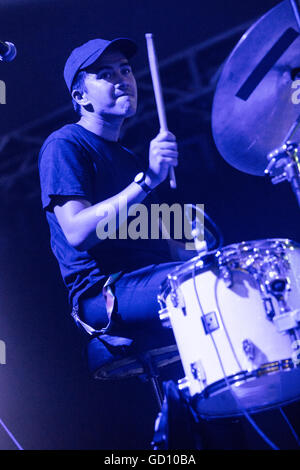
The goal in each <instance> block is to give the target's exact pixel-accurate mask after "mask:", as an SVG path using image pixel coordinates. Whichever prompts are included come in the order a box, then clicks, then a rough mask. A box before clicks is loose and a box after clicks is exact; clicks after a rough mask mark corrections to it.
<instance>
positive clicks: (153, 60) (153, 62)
mask: <svg viewBox="0 0 300 470" xmlns="http://www.w3.org/2000/svg"><path fill="white" fill-rule="evenodd" d="M145 37H146V43H147V50H148V59H149V66H150V72H151V77H152V83H153V89H154V96H155V101H156V108H157V113H158V119H159V125H160V130H161V132H163V131H168V125H167V118H166V113H165V106H164V100H163V95H162V90H161V83H160V77H159V70H158V62H157V57H156V53H155V47H154V42H153V35H152V33H147V34H145ZM169 177H170V186H171V188H172V189H175V188H176V178H175V171H174V168H173V167H170V170H169Z"/></svg>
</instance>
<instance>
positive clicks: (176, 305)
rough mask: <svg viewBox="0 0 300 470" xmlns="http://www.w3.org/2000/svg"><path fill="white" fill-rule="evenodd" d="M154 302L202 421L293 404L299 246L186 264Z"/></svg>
mask: <svg viewBox="0 0 300 470" xmlns="http://www.w3.org/2000/svg"><path fill="white" fill-rule="evenodd" d="M158 300H159V302H160V304H161V306H162V307H163V308H162V309H161V311H160V317H161V320H162V321H165V322H166V321H169V322H170V326H171V327H172V329H173V332H174V335H175V339H176V342H177V346H178V350H179V354H180V357H181V361H182V365H183V368H184V372H185V375H186V377H185V379H184V380H185V382H186V384H187V386H188V388H189V393H190V395H191V396H194V395H197V396H200V397H201V400H200V401H199V405H198V407H199V411H200V412H201V413H202V414H204V415H213V416H219V415H220V416H224V415H235V414H239V413H240V411H241V409H244V408H246V409H248V410H251V411H256V410H257V411H258V410H260V409H261V408H268V407H273V406H276V405H278V404H279V403H285V402H288V401H293V400H296V399H297V398H300V368H299V367H298V366H299V365H300V359H299V350H300V334H299V333H300V331H299V326H300V247H299V245H298V244H296V243H294V242H291V241H289V240H282V239H271V240H259V241H252V242H244V243H240V244H235V245H230V246H227V247H225V248H223V249H221V250H219V251H215V252H210V253H207V254H206V255H204V256H202V257H200V256H199V257H196V258H193V259H192V260H190V261H188V262H187V263H184V264H183V265H182V266H179V267H177V268H176V269H175V270H174V271H173V272H172V273H171V274H170V275H169V276H168V279H167V280H166V281H165V283H164V284H163V285H162V286H161V292H160V295H159V296H158ZM232 390H234V395H233V393H232ZM198 394H200V395H198ZM234 396H235V398H234Z"/></svg>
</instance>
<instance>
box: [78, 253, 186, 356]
mask: <svg viewBox="0 0 300 470" xmlns="http://www.w3.org/2000/svg"><path fill="white" fill-rule="evenodd" d="M179 264H182V263H181V262H174V263H164V264H159V265H150V266H146V267H144V268H141V269H138V270H136V271H133V272H130V273H125V274H123V275H122V276H121V278H119V279H118V280H117V281H116V282H115V284H114V294H115V297H116V299H117V305H118V307H117V315H115V316H113V318H117V328H116V336H120V337H121V336H122V337H127V338H131V339H133V343H134V346H135V348H137V349H138V350H149V349H153V348H157V347H161V346H165V345H169V344H175V339H174V336H173V332H172V330H170V329H167V328H163V327H162V324H161V321H160V319H159V315H158V310H159V303H158V301H157V295H158V293H159V289H160V285H161V284H162V283H163V282H164V281H165V280H166V279H167V276H168V274H169V273H170V272H172V271H173V270H174V269H175V267H176V266H178V265H179ZM79 311H80V317H81V319H82V320H83V321H84V322H85V323H87V324H88V325H90V326H92V327H93V328H95V329H97V330H99V329H101V328H104V327H106V326H107V324H108V320H109V319H108V315H107V311H106V305H105V299H104V297H103V295H102V289H100V288H98V290H97V289H94V292H89V297H86V298H82V299H81V300H80V302H79ZM110 334H111V333H110ZM99 354H101V352H99Z"/></svg>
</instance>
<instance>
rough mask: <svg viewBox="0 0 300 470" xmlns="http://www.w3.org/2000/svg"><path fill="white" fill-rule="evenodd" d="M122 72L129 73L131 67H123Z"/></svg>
mask: <svg viewBox="0 0 300 470" xmlns="http://www.w3.org/2000/svg"><path fill="white" fill-rule="evenodd" d="M122 73H123V75H129V74H130V73H131V67H124V68H123V69H122Z"/></svg>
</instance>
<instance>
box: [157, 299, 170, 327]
mask: <svg viewBox="0 0 300 470" xmlns="http://www.w3.org/2000/svg"><path fill="white" fill-rule="evenodd" d="M161 305H162V304H161ZM158 315H159V319H160V321H161V324H162V326H163V327H164V328H171V327H172V326H171V322H170V316H169V311H168V309H167V308H166V307H162V308H161V309H160V310H159V311H158Z"/></svg>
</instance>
